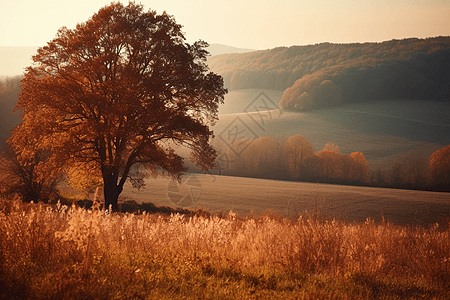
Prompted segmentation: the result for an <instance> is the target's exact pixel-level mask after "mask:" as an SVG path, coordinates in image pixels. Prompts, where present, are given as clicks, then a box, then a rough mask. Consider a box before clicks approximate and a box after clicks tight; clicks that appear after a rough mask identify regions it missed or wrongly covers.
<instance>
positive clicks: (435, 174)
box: [428, 145, 450, 190]
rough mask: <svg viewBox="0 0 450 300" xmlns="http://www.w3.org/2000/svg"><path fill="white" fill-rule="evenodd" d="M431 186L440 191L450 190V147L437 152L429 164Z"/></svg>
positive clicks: (431, 157)
mask: <svg viewBox="0 0 450 300" xmlns="http://www.w3.org/2000/svg"><path fill="white" fill-rule="evenodd" d="M428 166H429V172H430V176H429V178H430V184H431V185H432V186H433V187H434V188H435V189H439V190H450V145H448V146H446V147H444V148H442V149H440V150H437V151H435V152H434V153H433V154H432V155H431V156H430V160H429V162H428Z"/></svg>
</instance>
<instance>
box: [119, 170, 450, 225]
mask: <svg viewBox="0 0 450 300" xmlns="http://www.w3.org/2000/svg"><path fill="white" fill-rule="evenodd" d="M190 176H194V177H196V178H197V179H198V181H199V182H200V184H201V185H200V186H199V185H198V184H196V185H189V178H190ZM191 181H192V180H191ZM170 182H171V181H170V180H168V179H157V180H153V179H150V180H148V181H147V186H146V188H145V189H143V190H140V191H137V190H132V189H131V186H129V185H128V186H126V188H125V190H124V192H123V193H122V197H124V198H131V199H134V200H136V201H138V202H141V201H144V202H146V201H149V202H152V203H154V204H155V205H174V203H173V202H174V199H177V200H176V201H179V200H180V197H184V196H186V195H188V197H187V198H185V199H186V201H184V202H181V203H180V204H181V205H183V206H185V207H190V208H197V207H201V208H204V209H208V210H211V211H213V212H215V211H224V212H228V211H229V210H232V211H234V212H237V213H239V214H242V215H247V214H249V213H251V212H254V213H255V214H261V213H264V212H267V211H268V210H271V211H273V212H274V213H277V214H279V215H282V216H285V217H291V218H293V217H295V216H297V215H298V214H301V213H304V212H305V211H308V212H310V213H320V214H322V215H323V216H324V217H335V218H338V219H343V220H348V221H365V220H366V218H372V219H374V220H376V221H380V220H381V218H382V216H384V218H385V219H386V220H389V221H391V222H393V223H394V224H411V225H413V224H417V225H429V224H432V223H436V222H441V223H444V224H445V223H446V221H448V219H449V218H450V193H435V192H424V191H411V190H399V189H386V188H368V187H354V186H340V185H329V184H314V183H302V182H288V181H278V180H266V179H254V178H242V177H231V176H211V175H201V174H193V175H191V174H186V175H185V177H184V179H183V182H182V184H181V186H180V189H179V192H178V194H179V196H180V197H179V198H175V197H174V195H173V194H171V193H170V192H168V187H169V183H170ZM191 188H192V189H193V192H197V193H198V192H199V191H198V189H200V192H201V194H200V195H197V198H195V199H194V201H192V200H191V199H192V198H190V192H191V191H190V189H191ZM169 190H170V189H169ZM171 201H172V202H171ZM175 204H176V203H175Z"/></svg>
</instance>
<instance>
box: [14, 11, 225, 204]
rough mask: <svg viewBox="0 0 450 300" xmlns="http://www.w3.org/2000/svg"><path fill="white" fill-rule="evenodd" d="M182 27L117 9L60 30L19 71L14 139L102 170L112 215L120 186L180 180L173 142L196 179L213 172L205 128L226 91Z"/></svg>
mask: <svg viewBox="0 0 450 300" xmlns="http://www.w3.org/2000/svg"><path fill="white" fill-rule="evenodd" d="M181 27H182V26H181V25H179V24H177V23H176V22H175V19H174V18H173V17H172V16H170V15H168V14H166V13H165V12H164V13H163V14H161V15H157V14H156V12H155V11H152V10H149V11H148V12H145V11H144V9H143V6H142V5H139V4H136V3H134V2H130V3H129V4H128V6H124V5H123V4H121V3H120V2H113V3H111V4H110V5H108V6H105V7H103V8H101V9H100V10H99V11H98V13H96V14H94V15H93V16H92V17H91V18H90V19H89V20H88V21H86V22H84V23H79V24H78V25H77V27H76V28H75V29H73V30H70V29H67V28H65V27H63V28H61V29H60V30H59V31H58V33H57V37H56V38H55V39H53V40H52V41H50V42H49V43H48V44H47V46H44V47H42V48H39V49H38V53H37V55H35V56H33V61H34V63H33V65H32V66H30V67H28V68H27V70H26V72H25V78H24V79H23V80H22V92H21V93H20V96H19V100H18V104H17V109H21V110H22V111H23V126H22V128H23V129H24V130H23V131H22V132H17V133H16V134H19V135H25V136H29V137H30V138H33V139H35V140H36V143H35V144H34V145H33V147H35V148H37V149H46V148H50V150H51V153H52V155H53V156H54V157H57V158H58V159H59V160H60V161H68V163H72V162H76V163H79V164H90V165H95V166H96V167H97V168H99V169H100V172H101V177H102V180H103V183H104V195H105V207H109V205H110V204H111V205H112V206H113V208H114V209H116V208H117V199H118V196H119V194H120V193H121V192H122V190H123V186H124V183H125V182H126V180H129V179H130V180H131V183H132V184H133V185H137V186H141V185H142V184H143V176H144V175H148V174H150V175H154V176H156V175H157V174H161V173H162V174H163V175H166V176H170V177H173V178H179V177H180V176H181V172H183V171H184V170H185V167H184V164H183V158H182V157H181V156H180V155H178V154H177V153H176V152H175V149H174V146H173V144H174V143H175V144H177V145H181V146H186V147H188V148H189V149H190V150H191V157H190V158H191V160H192V161H193V162H194V163H196V164H197V165H198V166H199V167H200V168H201V169H202V170H206V169H208V168H210V167H213V166H214V160H215V157H216V152H215V150H214V149H213V147H212V145H210V137H211V136H212V135H213V132H212V130H210V128H209V126H210V125H212V124H214V123H215V121H216V120H217V119H218V116H217V115H218V106H219V104H220V103H223V99H224V95H225V94H226V92H227V90H226V89H224V87H223V79H222V77H221V76H219V75H217V74H214V73H212V72H209V68H208V66H207V64H206V56H207V51H206V50H205V49H204V48H205V47H207V46H208V45H207V43H205V42H203V41H197V42H194V43H193V44H192V45H190V44H187V43H186V42H185V38H184V34H183V32H182V31H181ZM13 138H14V137H13ZM33 149H34V148H33ZM33 149H32V150H33ZM22 152H23V153H22V156H24V155H23V154H24V153H27V152H28V153H32V152H33V151H27V150H26V149H23V151H22ZM140 169H144V170H145V171H143V172H139V170H140ZM133 171H136V172H133Z"/></svg>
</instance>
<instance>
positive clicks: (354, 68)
mask: <svg viewBox="0 0 450 300" xmlns="http://www.w3.org/2000/svg"><path fill="white" fill-rule="evenodd" d="M208 62H209V65H210V67H211V69H212V70H213V71H214V72H216V73H219V74H221V75H222V76H223V77H224V81H225V84H226V86H227V87H228V88H229V89H230V90H238V89H270V90H278V91H283V96H282V97H281V99H280V102H279V104H280V106H281V107H283V108H284V109H288V110H294V111H307V110H311V109H317V108H323V107H328V106H333V105H337V104H340V103H355V102H367V101H377V100H382V99H384V100H388V99H432V100H439V101H449V99H450V80H449V78H450V37H436V38H428V39H416V38H414V39H404V40H392V41H386V42H382V43H363V44H360V43H355V44H331V43H323V44H317V45H309V46H292V47H289V48H287V47H280V48H275V49H269V50H261V51H254V52H250V53H242V54H236V53H235V54H228V55H220V56H215V57H211V58H210V59H209V61H208Z"/></svg>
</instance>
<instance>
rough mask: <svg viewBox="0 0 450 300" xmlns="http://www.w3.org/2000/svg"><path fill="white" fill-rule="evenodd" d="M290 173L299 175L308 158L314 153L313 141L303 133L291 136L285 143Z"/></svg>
mask: <svg viewBox="0 0 450 300" xmlns="http://www.w3.org/2000/svg"><path fill="white" fill-rule="evenodd" d="M284 152H285V153H286V156H287V160H288V165H289V171H290V173H291V174H292V175H293V176H295V177H298V176H299V175H300V174H301V172H302V171H303V165H304V163H305V160H306V159H307V158H310V157H312V156H313V155H314V148H313V146H312V145H311V143H310V142H309V141H308V140H307V139H306V138H305V137H304V136H303V135H301V134H296V135H293V136H290V137H289V138H288V139H287V141H286V143H285V144H284Z"/></svg>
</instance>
